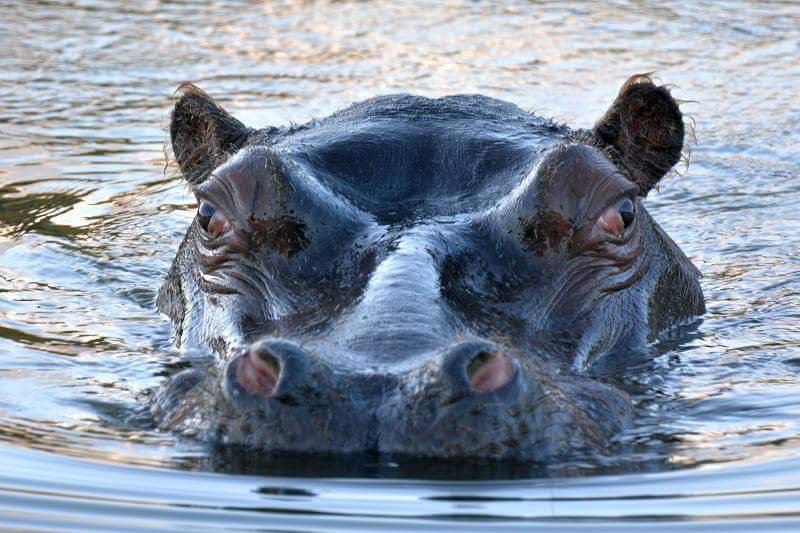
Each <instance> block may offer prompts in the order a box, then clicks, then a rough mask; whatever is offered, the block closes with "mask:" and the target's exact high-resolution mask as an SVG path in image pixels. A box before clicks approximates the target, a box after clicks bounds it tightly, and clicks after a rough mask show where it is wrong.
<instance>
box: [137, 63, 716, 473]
mask: <svg viewBox="0 0 800 533" xmlns="http://www.w3.org/2000/svg"><path fill="white" fill-rule="evenodd" d="M179 93H180V97H179V98H178V99H177V101H176V103H175V108H174V110H173V112H172V119H171V124H170V137H171V149H172V153H173V154H174V160H175V163H176V164H177V167H178V168H179V171H180V174H181V176H182V177H183V179H184V180H186V182H187V183H188V184H189V186H190V187H191V190H192V192H193V193H194V195H195V197H196V198H197V203H198V212H197V217H196V218H195V220H194V222H193V223H192V225H191V227H190V228H189V230H188V232H187V234H186V237H185V239H184V241H183V243H182V244H181V246H180V248H179V250H178V253H177V256H176V258H175V261H174V263H173V265H172V268H171V270H170V272H169V274H168V276H167V279H166V281H165V282H164V284H163V286H162V287H161V290H160V292H159V296H158V307H159V309H160V310H161V311H163V312H164V313H165V314H167V315H168V316H169V317H170V318H171V319H172V321H173V322H174V324H175V331H176V342H177V344H178V345H179V346H180V347H181V348H186V349H189V348H191V351H193V352H196V351H197V350H198V349H200V350H203V349H204V350H205V351H206V352H208V353H213V354H214V358H213V362H211V363H210V364H209V363H206V364H204V365H201V366H202V368H201V369H197V368H196V369H190V370H185V371H183V372H181V373H179V374H176V375H174V376H173V377H172V378H170V380H169V381H168V382H167V383H165V384H164V385H163V387H162V388H161V389H160V390H159V391H158V393H157V394H156V395H155V397H154V401H153V404H152V411H153V413H154V415H155V418H156V420H157V423H158V425H159V426H160V427H161V428H162V429H164V430H168V431H174V432H179V433H182V434H186V435H191V436H193V437H197V438H201V439H205V440H208V441H211V442H218V443H229V444H237V445H244V446H247V447H250V448H251V449H252V451H253V453H263V454H267V453H271V452H319V453H349V452H375V453H400V454H410V455H414V456H422V457H438V458H456V457H482V458H511V459H521V460H534V461H551V460H554V459H557V458H564V457H570V456H571V455H573V454H576V453H578V452H584V451H590V452H591V451H600V452H602V451H604V450H606V449H607V448H608V446H609V441H610V439H612V438H613V436H614V435H615V434H616V433H618V432H619V431H620V430H621V429H623V428H624V427H626V425H628V424H629V422H630V421H631V418H632V416H633V406H632V404H631V401H630V399H629V398H628V397H627V395H626V394H625V393H624V392H622V391H621V390H618V389H617V388H616V387H615V386H614V385H613V384H611V383H607V382H604V380H603V378H602V375H598V372H592V370H593V369H594V368H596V367H597V365H596V363H597V362H598V361H601V360H604V359H606V360H607V359H608V358H622V359H624V358H625V357H626V356H627V355H626V354H630V353H633V352H636V351H637V350H641V349H642V348H644V347H646V346H647V344H648V343H649V342H652V341H653V340H654V339H655V338H656V336H657V335H658V334H659V333H660V332H661V331H664V330H665V329H668V328H670V327H671V326H674V325H675V324H677V323H679V322H681V321H684V320H686V319H687V318H690V317H692V316H695V315H698V314H700V313H702V312H703V311H704V304H703V296H702V292H701V289H700V286H699V283H698V277H699V273H698V272H697V270H696V269H695V268H694V266H693V265H692V264H691V263H690V261H689V260H688V259H687V258H686V256H685V255H684V254H683V253H682V252H681V251H680V249H679V248H678V247H677V245H676V244H675V243H674V242H673V241H672V240H671V239H670V238H669V237H668V236H667V235H666V234H665V233H664V232H663V231H662V230H661V228H660V227H659V226H658V225H657V224H656V223H655V222H654V221H653V219H652V218H651V217H650V216H649V214H648V213H647V210H646V209H645V207H644V205H643V204H642V199H643V198H644V197H645V196H646V195H647V194H648V192H649V191H650V190H651V189H653V188H654V187H655V186H656V185H658V183H659V181H660V180H661V179H662V178H663V177H664V175H666V174H667V173H669V172H670V171H671V169H672V168H673V166H674V165H675V164H676V163H677V162H678V160H679V159H680V157H681V153H682V149H683V142H684V124H683V117H682V115H681V112H680V110H679V108H678V105H677V104H676V102H675V100H674V99H673V98H672V97H671V95H670V93H669V91H668V90H667V89H666V88H664V87H659V86H656V85H655V84H654V83H653V82H652V81H651V80H650V79H649V78H648V77H647V76H634V77H632V78H631V79H629V80H628V81H627V82H626V83H625V84H624V85H623V87H622V89H621V90H620V93H619V95H618V96H617V97H616V99H615V100H614V102H613V103H612V104H611V107H610V108H609V109H608V111H607V112H606V113H605V115H604V116H603V117H602V118H601V119H600V120H599V121H598V122H597V124H596V125H595V127H594V128H593V129H591V130H572V129H569V128H567V127H565V126H561V125H557V124H554V123H553V122H551V121H549V120H546V119H543V118H540V117H538V116H536V115H533V114H530V113H526V112H524V111H522V110H521V109H519V108H518V107H516V106H514V105H512V104H509V103H506V102H502V101H499V100H495V99H491V98H487V97H484V96H479V95H456V96H448V97H444V98H439V99H428V98H422V97H417V96H409V95H393V96H382V97H377V98H373V99H370V100H367V101H364V102H360V103H357V104H354V105H352V106H351V107H349V108H347V109H344V110H342V111H339V112H337V113H334V114H333V115H331V116H329V117H327V118H324V119H321V120H315V121H312V122H310V123H308V124H304V125H302V126H291V127H269V128H265V129H260V130H257V129H251V128H248V127H246V126H244V125H243V124H242V123H241V122H239V121H238V120H237V119H235V118H233V117H232V116H230V115H229V114H228V113H227V112H226V111H225V110H224V109H222V108H221V107H220V106H219V105H217V104H216V103H215V102H214V101H213V100H212V98H211V97H210V96H208V95H207V94H206V93H204V92H203V91H202V90H200V89H199V88H197V87H195V86H193V85H189V84H184V85H182V86H181V87H180V88H179ZM187 351H188V350H187Z"/></svg>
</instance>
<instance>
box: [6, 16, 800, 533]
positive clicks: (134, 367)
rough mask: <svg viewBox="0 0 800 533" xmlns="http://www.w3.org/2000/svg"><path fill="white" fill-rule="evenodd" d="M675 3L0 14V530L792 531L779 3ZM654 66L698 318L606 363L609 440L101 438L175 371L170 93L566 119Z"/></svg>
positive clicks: (247, 105)
mask: <svg viewBox="0 0 800 533" xmlns="http://www.w3.org/2000/svg"><path fill="white" fill-rule="evenodd" d="M670 5H671V4H664V5H661V4H658V3H653V2H619V3H617V2H612V3H605V4H603V6H602V7H593V6H590V5H588V4H570V3H558V4H548V3H523V2H509V3H504V4H502V5H500V4H494V3H458V2H439V3H430V4H415V3H405V2H397V1H393V2H378V3H361V2H336V3H325V2H302V1H297V2H289V3H277V2H274V3H267V4H263V5H262V4H259V3H240V2H233V1H219V2H204V3H183V2H156V1H150V2H139V3H133V2H131V3H121V2H120V3H113V2H81V1H73V2H33V1H31V2H23V1H19V2H8V1H0V527H5V528H17V527H20V528H22V527H28V528H50V529H57V528H63V529H68V530H77V529H80V530H86V529H91V528H97V529H123V528H132V529H138V528H143V527H150V528H157V529H159V528H181V529H185V528H190V527H191V528H194V529H219V528H220V527H227V528H237V529H247V528H272V529H279V530H321V529H329V530H336V529H338V530H344V531H352V530H354V529H361V530H375V529H378V528H381V527H402V528H408V529H416V530H434V529H436V530H438V529H442V528H443V527H444V526H447V525H455V526H456V527H458V528H459V529H463V530H467V529H477V530H484V531H485V530H492V531H494V530H500V529H520V530H530V529H532V528H536V527H539V528H541V529H545V530H547V529H550V528H552V527H554V526H555V525H559V526H562V527H564V528H565V529H567V530H571V529H590V530H595V529H597V528H598V527H603V528H605V527H613V528H615V529H620V528H623V529H624V528H648V529H659V528H662V529H670V528H672V527H674V526H675V524H676V522H677V523H679V524H680V525H682V526H684V527H687V528H696V529H703V528H707V529H720V528H724V529H726V530H731V531H732V530H735V529H744V528H753V527H755V528H756V529H758V530H765V529H776V530H777V529H795V530H797V529H798V528H800V458H798V452H800V346H799V345H800V214H798V211H799V210H800V149H798V146H800V29H798V28H800V8H799V7H798V6H797V4H796V3H794V2H786V3H778V2H773V3H771V4H769V5H763V4H760V3H744V2H730V3H729V2H714V3H699V2H697V3H692V4H691V6H689V7H686V6H682V7H680V8H677V7H670ZM651 70H655V71H657V74H658V75H659V76H660V78H661V79H662V80H663V81H664V82H668V83H672V84H675V85H676V86H677V88H676V89H675V90H674V94H675V95H676V96H677V97H679V98H682V99H685V100H695V101H696V102H694V103H687V104H686V105H685V106H684V109H685V110H686V111H687V112H689V113H690V114H691V115H692V116H693V117H694V119H695V120H696V123H697V128H696V130H697V131H696V137H697V142H696V144H694V145H693V147H692V148H693V149H692V158H691V164H690V166H689V167H688V169H682V176H681V177H678V178H675V179H672V180H669V181H666V182H665V183H663V184H662V187H661V190H660V191H659V192H658V193H654V194H652V195H651V197H650V198H649V199H648V206H649V208H650V210H651V212H652V213H653V214H654V216H655V217H656V219H657V220H659V221H660V222H661V224H662V225H663V226H664V227H665V228H666V229H667V231H668V232H669V233H670V234H671V235H672V237H673V238H674V239H675V240H676V241H677V242H678V243H679V244H680V245H681V246H682V247H683V249H684V250H685V251H686V252H687V254H688V255H689V256H690V257H691V258H692V260H693V261H694V262H695V264H697V266H698V267H700V269H701V270H702V271H703V273H704V275H705V278H704V279H703V287H704V290H705V292H706V296H707V299H708V308H709V312H708V314H707V315H705V317H704V318H703V319H702V320H701V321H698V322H697V323H695V324H692V325H690V326H688V327H686V328H683V329H682V330H680V331H677V332H675V333H674V334H673V335H671V336H670V337H669V338H667V339H665V340H663V341H662V342H660V343H658V344H657V345H655V346H653V347H652V358H651V361H650V362H649V363H648V364H645V365H643V366H640V367H638V368H629V369H625V371H624V372H623V373H622V379H624V380H625V386H626V388H627V389H628V390H630V391H631V392H632V393H633V394H634V396H635V398H636V400H637V403H638V410H639V416H638V417H637V422H636V426H635V427H634V428H633V429H631V430H630V431H628V432H627V433H625V434H624V435H622V436H621V438H620V440H621V441H622V443H623V444H625V445H626V446H625V448H627V451H626V452H625V453H618V454H614V453H611V454H609V455H608V456H606V457H601V458H597V459H596V460H586V461H581V462H577V463H573V464H563V465H551V466H550V467H549V468H543V467H537V466H532V465H502V464H500V465H498V464H467V465H465V464H449V465H441V464H439V465H436V464H433V465H431V464H415V463H412V462H409V461H407V460H402V459H390V458H387V459H375V458H318V459H316V460H313V461H312V460H307V459H298V458H275V459H272V460H262V459H259V458H254V457H252V456H251V455H250V456H248V455H242V454H238V455H237V454H236V453H230V452H227V453H218V452H214V451H213V450H209V449H207V448H205V447H203V446H201V445H198V444H196V443H192V442H187V441H177V440H176V439H174V438H172V437H171V436H170V435H168V434H161V433H157V432H154V431H151V430H148V429H147V428H146V427H143V426H137V425H135V424H124V423H121V421H122V420H125V419H126V417H128V416H129V415H130V414H131V413H132V412H133V411H134V410H135V407H136V406H137V405H139V404H140V401H141V400H140V396H141V394H142V393H143V391H146V390H148V389H149V388H151V387H153V386H154V385H156V384H158V383H159V382H160V381H161V380H162V379H163V376H165V375H168V374H169V373H171V372H172V369H173V368H174V367H175V364H176V362H177V361H179V360H180V354H178V353H176V351H175V350H174V349H173V348H172V344H171V338H170V328H169V324H168V323H167V321H166V320H165V319H164V318H163V317H161V316H159V315H158V314H157V313H156V311H155V310H154V304H153V301H154V297H155V292H156V290H157V287H158V284H159V282H160V279H161V278H162V277H163V276H164V274H165V272H166V270H167V268H168V266H169V263H170V260H171V259H172V256H173V254H174V251H175V249H176V246H177V244H178V242H179V239H180V237H181V235H182V233H183V231H184V230H185V227H186V226H187V224H188V222H189V220H190V219H191V217H192V216H193V210H194V205H193V201H192V198H191V197H190V196H189V195H188V194H187V190H186V188H185V187H184V186H183V185H182V184H181V183H179V182H178V181H177V180H174V179H171V178H169V177H167V176H165V174H164V169H163V164H164V160H163V153H162V146H163V140H164V131H163V127H164V125H165V123H166V118H167V113H168V111H169V109H170V105H171V99H170V94H171V92H172V90H173V89H174V88H175V86H176V85H177V84H178V83H179V82H180V81H182V80H192V81H195V82H197V83H198V84H200V85H201V86H202V87H203V88H205V89H206V90H207V91H208V92H210V93H211V94H213V95H214V96H216V97H218V99H219V100H220V102H221V103H223V105H225V106H226V107H227V108H228V109H229V110H231V111H233V112H234V113H235V114H237V115H238V116H239V117H240V118H242V119H243V120H244V121H245V122H246V123H247V124H248V125H250V126H262V125H266V124H283V123H286V122H289V121H296V122H302V121H305V120H307V119H308V118H310V117H312V116H321V115H325V114H328V113H330V112H332V111H334V110H336V109H337V108H341V107H344V106H346V105H347V104H349V103H350V102H352V101H355V100H359V99H363V98H366V97H369V96H372V95H375V94H383V93H390V92H398V91H402V92H414V93H421V94H425V95H429V96H434V95H442V94H447V93H453V92H481V93H485V94H488V95H491V96H495V97H499V98H502V99H506V100H510V101H513V102H515V103H517V104H519V105H520V106H522V107H524V108H528V109H534V110H536V111H537V112H539V113H540V114H543V115H547V116H551V117H555V118H557V119H558V120H561V121H567V122H569V123H570V124H573V125H576V126H581V127H586V126H589V125H590V124H592V122H593V121H594V119H596V118H597V117H599V116H600V115H601V114H602V112H603V111H604V110H605V108H606V106H607V105H608V104H609V103H610V101H611V100H612V98H613V96H614V95H615V94H616V91H617V89H618V87H619V86H620V84H621V83H622V82H623V81H624V80H625V79H626V78H627V77H628V76H629V75H630V74H633V73H636V72H646V71H651ZM470 478H473V479H475V478H479V479H483V480H484V481H480V482H474V481H463V480H464V479H470Z"/></svg>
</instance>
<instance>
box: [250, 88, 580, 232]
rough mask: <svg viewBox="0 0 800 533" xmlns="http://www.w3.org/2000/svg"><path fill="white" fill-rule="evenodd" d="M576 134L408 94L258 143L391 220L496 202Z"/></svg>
mask: <svg viewBox="0 0 800 533" xmlns="http://www.w3.org/2000/svg"><path fill="white" fill-rule="evenodd" d="M568 133H569V130H568V129H566V128H563V127H560V126H557V125H556V124H554V123H552V122H550V121H548V120H545V119H542V118H539V117H536V116H533V115H530V114H528V113H525V112H524V111H522V110H521V109H519V108H518V107H516V106H514V105H512V104H509V103H505V102H501V101H499V100H495V99H492V98H488V97H485V96H478V95H458V96H450V97H444V98H439V99H429V98H425V97H419V96H408V95H400V96H385V97H378V98H373V99H371V100H367V101H365V102H362V103H360V104H357V105H354V106H352V107H350V108H348V109H346V110H344V111H340V112H338V113H336V114H334V115H332V116H330V117H328V118H325V119H323V120H320V121H314V122H311V123H310V124H308V125H305V126H303V127H300V128H295V129H287V130H278V131H273V132H271V133H267V134H262V135H259V136H256V137H255V138H254V139H253V140H252V141H251V143H250V146H252V147H261V148H264V147H267V149H268V150H270V151H272V152H274V153H276V154H277V157H278V158H279V159H281V160H282V161H284V162H286V163H287V164H288V165H289V167H294V168H295V171H296V172H303V173H305V174H307V175H309V176H313V177H314V178H315V179H317V180H319V181H320V182H321V183H322V184H324V185H325V186H326V187H327V188H329V189H331V190H332V191H334V192H335V193H337V194H339V195H342V196H344V197H346V198H347V199H348V200H349V201H350V202H351V203H353V204H354V205H356V206H358V207H360V208H362V209H364V210H366V211H369V212H371V213H373V214H374V215H375V216H376V217H377V218H378V219H379V220H387V221H391V220H396V219H404V218H407V216H408V215H409V214H411V213H413V214H414V215H416V216H419V215H443V214H453V213H457V212H465V211H471V210H476V209H480V208H485V207H487V206H490V205H492V204H495V203H497V202H498V201H499V199H500V198H502V197H503V196H505V195H507V194H508V193H509V192H510V191H511V190H512V189H513V188H514V187H515V186H516V185H517V184H519V182H520V181H521V180H522V179H523V178H524V177H525V176H526V175H527V174H528V173H529V172H530V170H531V168H532V167H533V166H534V165H535V164H536V162H537V160H538V159H540V157H541V155H542V154H543V152H545V151H546V150H548V149H550V148H551V147H553V146H554V145H556V144H557V143H558V142H560V141H561V140H562V139H563V138H564V137H566V135H568ZM242 156H244V157H255V158H259V157H263V155H259V154H258V153H257V151H256V152H248V151H247V150H245V152H244V153H242V154H240V156H239V157H242ZM237 159H238V158H237Z"/></svg>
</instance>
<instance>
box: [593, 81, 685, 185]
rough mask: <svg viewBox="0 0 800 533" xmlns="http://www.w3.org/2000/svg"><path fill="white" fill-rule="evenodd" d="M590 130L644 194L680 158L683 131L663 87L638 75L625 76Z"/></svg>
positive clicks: (677, 111)
mask: <svg viewBox="0 0 800 533" xmlns="http://www.w3.org/2000/svg"><path fill="white" fill-rule="evenodd" d="M593 133H594V135H595V136H596V137H597V138H598V139H599V140H600V142H601V143H602V144H604V145H606V146H607V147H608V148H610V149H611V152H612V153H613V154H614V155H615V156H617V157H619V158H621V160H622V161H621V162H622V163H623V164H624V166H625V167H626V168H627V169H628V170H629V171H630V172H631V174H632V176H631V177H632V178H633V180H634V181H635V182H636V184H637V185H639V189H640V190H641V195H642V196H645V195H647V193H648V192H649V191H650V189H652V188H653V187H655V186H656V184H657V183H658V181H659V180H660V179H661V178H662V177H663V176H664V175H665V174H666V173H667V172H668V171H669V170H670V169H671V168H672V167H673V166H674V165H675V163H677V162H678V161H679V160H680V158H681V152H682V150H683V138H684V133H685V131H684V125H683V114H682V113H681V111H680V109H679V108H678V103H677V102H676V101H675V99H674V98H672V95H670V93H669V91H668V90H667V88H666V87H663V86H661V87H659V86H657V85H655V84H654V83H653V81H652V80H651V79H650V77H649V76H648V75H646V74H644V75H643V74H638V75H635V76H631V77H630V78H628V81H626V82H625V85H623V86H622V89H620V92H619V96H617V99H616V100H614V103H613V104H611V107H610V108H609V109H608V111H606V114H605V115H604V116H603V118H601V119H600V120H599V121H598V122H597V123H596V124H595V126H594V131H593Z"/></svg>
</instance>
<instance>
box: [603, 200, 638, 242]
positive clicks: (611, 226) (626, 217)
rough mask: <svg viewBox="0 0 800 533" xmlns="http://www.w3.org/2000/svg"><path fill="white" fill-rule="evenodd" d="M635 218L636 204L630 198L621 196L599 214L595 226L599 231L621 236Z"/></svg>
mask: <svg viewBox="0 0 800 533" xmlns="http://www.w3.org/2000/svg"><path fill="white" fill-rule="evenodd" d="M635 219H636V204H635V203H634V201H633V200H631V199H630V198H623V199H622V200H619V201H618V202H617V203H616V204H614V205H612V206H610V207H608V208H606V210H605V211H603V212H602V213H601V214H600V217H599V218H598V219H597V222H596V227H597V228H598V229H599V230H601V231H604V232H608V233H611V234H613V235H616V236H617V237H621V236H622V235H623V234H624V233H625V230H626V229H628V228H629V227H630V226H631V224H633V221H634V220H635Z"/></svg>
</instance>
